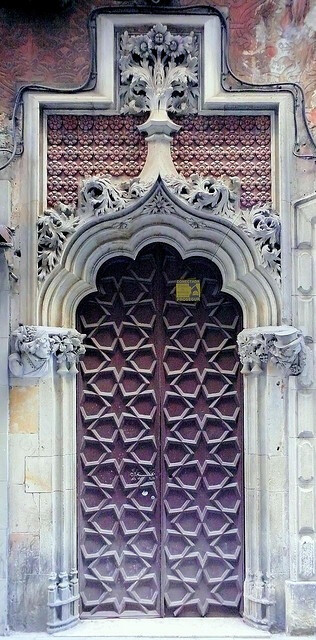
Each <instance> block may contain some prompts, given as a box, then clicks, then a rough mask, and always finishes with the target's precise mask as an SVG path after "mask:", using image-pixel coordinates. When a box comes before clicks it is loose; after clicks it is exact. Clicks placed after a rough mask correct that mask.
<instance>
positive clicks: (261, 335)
mask: <svg viewBox="0 0 316 640" xmlns="http://www.w3.org/2000/svg"><path fill="white" fill-rule="evenodd" d="M237 341H238V351H239V356H240V360H241V363H242V365H243V367H242V370H241V372H242V373H243V374H245V375H249V374H254V375H261V374H262V373H263V371H264V369H265V367H266V365H267V363H268V362H271V363H272V364H274V365H275V366H276V367H277V368H278V369H280V371H281V372H282V374H283V375H284V376H290V375H294V376H302V377H303V378H304V379H305V384H306V386H307V385H308V384H311V382H312V381H311V380H310V379H309V375H308V373H309V369H310V367H309V353H308V347H307V346H306V344H305V340H304V337H303V334H302V332H301V331H300V330H299V329H295V327H290V326H288V325H281V326H279V327H273V326H270V327H269V326H268V327H256V328H255V329H244V330H243V331H241V332H240V334H239V335H238V338H237ZM303 374H305V375H304V376H303Z"/></svg>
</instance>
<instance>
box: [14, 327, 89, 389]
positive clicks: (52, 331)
mask: <svg viewBox="0 0 316 640" xmlns="http://www.w3.org/2000/svg"><path fill="white" fill-rule="evenodd" d="M13 336H14V337H15V343H14V348H15V351H14V352H13V353H11V355H10V356H9V369H10V371H11V373H12V375H13V376H15V377H17V378H42V377H44V376H46V375H47V374H48V373H49V370H50V366H51V364H52V362H53V361H55V362H56V365H57V373H58V374H59V375H68V374H76V373H78V369H77V366H76V364H77V362H78V361H79V358H80V356H81V355H83V354H84V353H85V347H84V345H83V339H84V338H85V335H84V334H81V333H79V332H78V331H76V330H75V329H64V328H61V327H35V326H25V325H20V326H19V328H18V329H16V331H14V332H13Z"/></svg>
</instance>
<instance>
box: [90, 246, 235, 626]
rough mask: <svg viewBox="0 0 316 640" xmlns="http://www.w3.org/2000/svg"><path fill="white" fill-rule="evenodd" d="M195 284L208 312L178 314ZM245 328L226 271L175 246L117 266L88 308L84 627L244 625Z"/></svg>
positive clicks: (197, 306) (108, 267) (103, 274)
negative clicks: (180, 295)
mask: <svg viewBox="0 0 316 640" xmlns="http://www.w3.org/2000/svg"><path fill="white" fill-rule="evenodd" d="M193 278H194V279H197V280H198V281H199V282H200V285H201V298H200V301H198V302H183V301H182V302H181V301H178V300H177V299H176V293H175V290H176V281H177V280H179V279H181V280H182V279H193ZM241 323H242V314H241V309H240V306H239V304H238V303H237V302H236V301H235V300H234V298H232V297H231V296H230V295H228V294H226V293H222V292H221V277H220V274H219V271H218V269H217V267H216V266H215V265H214V264H213V263H212V262H210V261H209V260H206V259H204V258H198V257H195V258H189V259H187V260H182V259H181V258H180V256H179V254H178V253H177V252H176V251H175V250H174V249H173V248H171V247H168V246H167V245H163V244H154V245H148V246H147V247H145V249H143V250H142V251H141V252H140V253H139V255H138V256H137V258H136V260H131V259H129V258H125V257H122V258H115V259H113V260H111V261H110V262H107V263H105V264H104V265H103V266H102V267H101V269H100V271H99V274H98V279H97V292H96V293H92V294H90V295H89V296H88V297H86V298H84V299H83V300H82V302H81V303H80V305H79V307H78V311H77V326H78V328H79V330H80V331H82V332H84V333H85V334H86V335H87V338H86V345H87V350H86V354H85V356H84V357H83V359H82V361H81V364H80V374H79V383H78V390H79V398H78V404H79V414H78V494H79V506H78V523H79V575H80V590H81V612H82V617H129V616H130V617H135V616H137V617H138V616H145V615H150V616H219V615H220V616H225V615H238V613H239V612H240V610H241V602H242V584H243V540H244V533H243V477H242V448H243V447H242V412H241V406H242V388H241V375H240V369H239V366H238V362H239V361H238V355H237V348H236V341H237V334H238V332H239V331H240V330H241V328H242V327H241Z"/></svg>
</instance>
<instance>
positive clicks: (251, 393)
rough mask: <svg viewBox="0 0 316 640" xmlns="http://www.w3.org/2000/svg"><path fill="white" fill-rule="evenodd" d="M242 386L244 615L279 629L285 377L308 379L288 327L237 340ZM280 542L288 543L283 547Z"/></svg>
mask: <svg viewBox="0 0 316 640" xmlns="http://www.w3.org/2000/svg"><path fill="white" fill-rule="evenodd" d="M238 347H239V354H240V359H241V362H242V365H243V367H242V372H243V374H244V376H245V377H244V382H245V412H246V414H247V415H246V418H247V419H246V420H245V424H246V430H245V435H244V438H245V447H244V450H245V521H246V579H245V585H244V602H245V604H244V618H245V620H247V621H248V622H250V623H251V624H254V625H255V626H257V627H267V628H272V629H273V628H274V629H278V628H282V626H283V624H284V616H285V580H286V578H287V576H288V575H289V570H290V563H289V556H288V554H285V553H284V545H285V541H286V540H288V528H289V524H288V522H289V513H288V498H289V495H288V494H289V488H288V477H287V456H288V451H287V449H288V436H287V422H288V384H287V380H286V379H287V378H288V377H289V376H297V377H298V378H299V379H300V380H301V382H304V383H305V384H308V383H309V381H310V357H309V356H310V352H309V349H308V347H306V345H305V341H304V338H303V336H302V333H301V332H300V331H299V330H297V329H295V328H294V327H290V326H280V327H273V326H269V327H257V328H255V329H245V330H244V331H242V332H241V333H240V334H239V336H238ZM286 544H287V543H286Z"/></svg>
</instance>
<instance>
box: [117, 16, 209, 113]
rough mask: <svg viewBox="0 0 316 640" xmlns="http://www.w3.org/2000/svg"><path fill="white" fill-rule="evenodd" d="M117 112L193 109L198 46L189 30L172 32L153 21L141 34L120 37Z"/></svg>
mask: <svg viewBox="0 0 316 640" xmlns="http://www.w3.org/2000/svg"><path fill="white" fill-rule="evenodd" d="M120 53H121V57H120V63H119V67H120V71H121V86H120V100H121V113H141V112H143V111H155V110H160V109H167V110H168V111H171V112H173V113H192V112H193V111H196V109H197V97H198V47H197V38H196V36H195V35H194V33H193V32H191V33H190V34H189V35H174V34H172V33H171V32H170V31H168V29H167V27H166V26H165V25H162V24H156V25H154V26H153V28H152V29H150V31H148V32H147V33H146V34H142V35H130V34H129V33H128V32H127V31H125V32H124V34H123V35H122V37H121V48H120Z"/></svg>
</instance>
